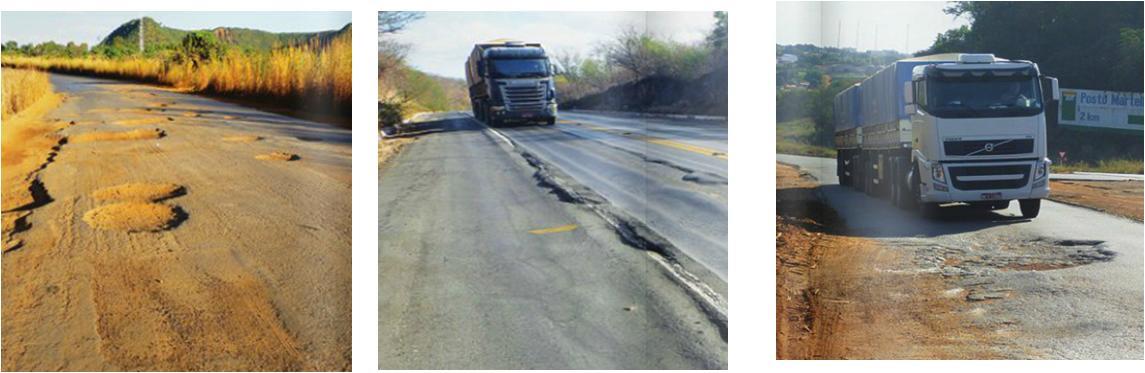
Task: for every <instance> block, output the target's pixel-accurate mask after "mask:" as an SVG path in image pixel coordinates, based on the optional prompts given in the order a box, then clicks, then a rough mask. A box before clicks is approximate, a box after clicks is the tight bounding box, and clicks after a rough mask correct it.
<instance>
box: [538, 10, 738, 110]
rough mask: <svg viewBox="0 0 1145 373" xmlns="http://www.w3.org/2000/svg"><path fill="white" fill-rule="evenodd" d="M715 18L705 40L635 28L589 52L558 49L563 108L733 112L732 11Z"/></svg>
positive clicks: (558, 77)
mask: <svg viewBox="0 0 1145 373" xmlns="http://www.w3.org/2000/svg"><path fill="white" fill-rule="evenodd" d="M713 18H714V19H713V26H712V29H711V30H710V31H709V32H708V36H707V38H706V39H705V40H704V41H702V42H699V43H681V42H677V41H673V40H669V39H666V38H664V37H662V36H660V35H657V34H655V33H653V32H651V31H648V30H643V29H639V28H636V27H630V28H627V29H624V30H621V31H620V32H619V33H618V34H617V35H616V37H615V38H614V39H612V40H609V41H606V42H604V43H603V44H601V45H600V46H599V47H598V48H596V50H595V51H594V52H593V53H590V54H589V55H579V54H570V53H561V52H559V51H558V52H556V53H554V56H555V58H554V59H555V60H556V62H557V64H558V65H559V70H558V71H559V73H558V75H557V77H556V83H557V92H558V94H559V95H560V98H559V99H560V101H561V106H562V107H564V108H569V109H595V110H616V111H637V112H651V113H671V114H701V115H727V75H728V15H727V13H726V12H715V13H714V14H713Z"/></svg>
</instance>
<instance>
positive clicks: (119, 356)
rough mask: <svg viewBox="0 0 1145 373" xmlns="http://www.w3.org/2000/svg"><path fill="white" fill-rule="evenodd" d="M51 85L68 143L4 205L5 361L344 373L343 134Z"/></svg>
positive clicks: (161, 95)
mask: <svg viewBox="0 0 1145 373" xmlns="http://www.w3.org/2000/svg"><path fill="white" fill-rule="evenodd" d="M52 83H53V85H54V86H55V89H56V91H58V92H62V93H63V94H64V95H65V97H66V99H65V100H64V102H63V103H62V104H61V105H60V106H59V107H58V108H57V109H55V110H53V111H51V112H49V113H48V114H47V115H46V116H44V120H45V121H51V122H53V123H59V125H60V127H61V128H63V129H62V130H60V132H59V135H61V136H63V137H65V138H66V141H64V142H63V145H62V146H60V147H59V149H58V151H57V152H56V154H55V156H54V157H53V158H50V160H49V161H48V162H47V163H45V164H44V167H43V168H42V169H41V170H39V171H38V172H37V174H36V176H35V178H36V179H37V180H38V181H39V183H40V185H42V188H40V189H41V190H40V192H39V194H40V196H39V198H38V199H37V200H38V201H37V203H36V204H34V205H32V206H30V207H28V208H25V209H24V210H22V211H16V212H14V213H17V214H20V216H23V220H22V221H21V222H20V224H13V225H11V226H10V225H9V224H7V223H8V221H7V220H8V219H7V217H8V216H9V214H12V212H5V217H6V219H5V220H6V224H5V229H6V230H9V228H12V230H10V231H9V232H10V233H11V232H14V233H12V237H13V238H14V239H15V240H17V242H18V245H12V246H6V250H5V252H4V254H3V290H4V291H3V334H4V339H3V350H4V357H3V367H4V370H239V371H241V370H300V369H309V370H347V369H349V367H350V282H351V273H350V264H351V250H350V237H351V234H350V232H351V224H350V211H351V208H350V206H351V205H350V169H351V165H350V132H349V131H348V130H343V129H337V128H335V127H332V126H328V125H323V124H318V123H313V122H307V121H302V120H297V119H293V118H289V117H284V116H280V115H276V114H269V113H266V112H262V111H258V110H254V109H250V108H246V107H240V106H236V105H232V104H227V103H222V102H219V101H215V100H211V99H207V98H203V97H199V96H194V95H186V94H180V93H175V92H172V91H169V90H165V89H161V88H155V87H151V86H145V85H138V84H128V83H122V82H117V81H111V80H104V79H93V78H81V77H72V76H62V75H54V76H53V77H52ZM276 152H279V153H276ZM5 154H7V150H6V153H5ZM283 154H285V155H290V156H283ZM260 156H263V157H260ZM284 159H294V160H292V161H288V160H284Z"/></svg>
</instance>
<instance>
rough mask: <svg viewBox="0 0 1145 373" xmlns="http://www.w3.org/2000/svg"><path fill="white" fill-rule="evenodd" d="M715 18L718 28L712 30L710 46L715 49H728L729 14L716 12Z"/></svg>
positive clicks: (709, 37) (709, 39)
mask: <svg viewBox="0 0 1145 373" xmlns="http://www.w3.org/2000/svg"><path fill="white" fill-rule="evenodd" d="M713 16H714V17H715V18H716V26H715V28H713V29H712V33H711V34H708V39H707V41H708V44H709V45H711V46H712V48H715V49H726V48H727V47H728V12H715V13H714V14H713Z"/></svg>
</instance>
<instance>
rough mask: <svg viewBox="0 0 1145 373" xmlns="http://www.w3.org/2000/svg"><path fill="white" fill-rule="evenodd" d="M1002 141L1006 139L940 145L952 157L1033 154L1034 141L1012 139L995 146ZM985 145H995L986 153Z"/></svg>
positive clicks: (949, 142) (951, 142) (948, 142)
mask: <svg viewBox="0 0 1145 373" xmlns="http://www.w3.org/2000/svg"><path fill="white" fill-rule="evenodd" d="M1003 141H1006V139H998V140H966V141H945V142H943V143H942V147H943V149H945V150H946V155H953V156H965V155H973V156H980V155H1006V154H1027V153H1033V152H1034V139H1014V140H1010V142H1007V143H1005V144H1000V145H997V144H999V143H1001V142H1003ZM987 144H996V145H993V148H992V149H990V150H989V151H987V150H986V146H987ZM975 152H977V153H975ZM972 153H973V154H972Z"/></svg>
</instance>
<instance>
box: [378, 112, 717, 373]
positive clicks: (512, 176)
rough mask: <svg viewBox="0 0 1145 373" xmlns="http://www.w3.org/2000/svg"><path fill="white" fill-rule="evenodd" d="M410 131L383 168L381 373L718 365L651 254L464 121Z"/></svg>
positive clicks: (692, 314)
mask: <svg viewBox="0 0 1145 373" xmlns="http://www.w3.org/2000/svg"><path fill="white" fill-rule="evenodd" d="M418 127H419V131H420V132H422V133H428V134H426V135H423V136H421V137H420V138H419V139H418V140H417V141H416V142H414V143H413V144H410V145H409V146H408V147H407V148H406V149H405V150H404V151H403V152H402V153H401V154H399V155H398V156H397V157H395V158H394V159H392V160H391V161H390V162H389V163H388V164H387V165H386V166H384V168H383V169H382V170H381V172H380V188H379V192H378V193H379V204H380V206H379V207H380V211H379V218H380V221H379V230H380V233H379V234H380V242H379V244H380V255H379V265H380V275H379V290H380V295H379V303H380V304H379V319H380V320H379V358H380V368H381V369H519V368H540V369H716V368H723V369H726V368H727V343H726V341H725V340H724V338H725V337H723V336H721V333H720V330H719V329H718V328H717V326H716V325H714V324H713V323H712V322H711V321H710V320H709V316H708V315H707V314H705V313H704V312H703V311H702V310H701V308H700V307H699V306H698V304H697V302H696V301H695V300H694V299H693V298H692V296H691V295H690V294H689V293H687V292H686V291H685V290H684V288H683V287H681V286H680V285H679V284H677V283H676V282H674V281H673V280H672V279H671V278H669V276H666V275H665V272H664V270H663V269H662V268H661V267H660V264H658V263H657V262H656V261H655V260H653V259H652V257H651V256H650V254H649V253H647V252H643V251H640V250H637V249H634V248H632V247H630V246H627V245H625V244H624V243H623V242H622V241H621V239H620V237H619V236H618V234H617V233H616V231H615V230H614V229H613V228H612V226H610V225H609V224H607V222H605V221H604V220H603V219H601V218H600V217H599V216H598V215H596V214H594V213H593V212H592V211H591V210H589V209H587V208H585V207H584V206H581V205H579V204H578V203H577V202H575V201H570V200H569V199H568V198H562V196H561V195H560V193H554V191H553V190H552V188H551V187H549V186H547V185H545V184H544V183H542V182H541V180H538V179H537V178H536V177H535V173H536V169H535V168H533V167H532V166H530V165H529V164H528V163H527V162H526V161H525V159H524V158H523V157H521V156H520V155H519V154H518V153H516V152H514V151H513V150H511V149H510V147H509V145H507V144H506V143H505V142H504V141H503V140H501V139H500V138H498V137H497V135H496V134H494V133H493V132H492V131H490V130H488V129H486V128H485V127H484V126H483V125H481V124H480V123H478V122H476V121H475V120H473V119H472V118H470V117H468V116H464V115H459V114H448V115H435V116H430V117H428V118H426V119H425V122H423V123H421V124H420V125H419V126H418ZM544 129H546V130H549V131H554V129H553V128H547V127H546V128H544ZM527 130H528V129H527V128H521V131H522V132H524V131H527ZM510 132H512V131H510ZM539 156H541V157H542V158H543V157H544V155H543V154H542V155H539ZM546 161H547V159H546ZM557 165H558V167H563V164H559V163H557ZM725 189H726V186H725ZM725 219H726V218H725ZM725 224H726V223H725ZM725 234H726V233H725ZM725 246H726V244H725Z"/></svg>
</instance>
